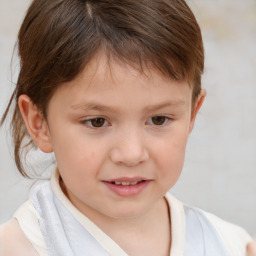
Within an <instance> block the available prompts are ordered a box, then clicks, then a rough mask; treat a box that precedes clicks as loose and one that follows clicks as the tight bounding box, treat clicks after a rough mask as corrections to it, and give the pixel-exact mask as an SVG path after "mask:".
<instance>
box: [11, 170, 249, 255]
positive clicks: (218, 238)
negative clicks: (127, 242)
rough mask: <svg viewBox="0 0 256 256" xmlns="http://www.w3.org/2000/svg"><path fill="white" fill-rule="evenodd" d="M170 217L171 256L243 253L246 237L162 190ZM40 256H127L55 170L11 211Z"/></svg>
mask: <svg viewBox="0 0 256 256" xmlns="http://www.w3.org/2000/svg"><path fill="white" fill-rule="evenodd" d="M166 199H167V202H168V204H169V206H171V207H170V217H171V220H172V230H171V232H172V246H171V251H170V256H182V255H183V256H217V255H218V256H244V255H245V248H246V244H247V242H248V241H250V240H251V238H250V237H249V235H248V234H247V233H246V232H245V231H244V230H243V229H241V228H239V227H237V226H235V225H233V224H230V223H227V222H224V221H222V220H220V219H219V218H217V217H216V216H214V215H211V214H209V213H205V212H203V211H202V210H200V209H197V208H194V207H189V206H186V205H184V204H182V203H181V202H180V201H178V200H177V199H175V198H174V197H173V196H172V195H171V194H170V193H167V194H166ZM14 217H15V218H17V220H18V222H19V224H20V226H21V229H22V230H23V232H24V234H25V235H26V236H27V238H28V239H29V241H30V242H31V244H32V245H33V246H34V248H35V249H36V251H37V252H38V254H39V255H40V256H46V255H49V256H87V255H88V256H92V255H97V256H105V255H106V256H107V255H111V256H127V253H126V252H125V251H123V250H122V248H121V247H119V245H118V244H117V243H115V241H113V240H112V239H111V238H110V237H109V236H107V235H106V234H105V233H104V232H103V231H102V230H101V229H100V228H99V227H97V226H96V225H95V224H94V223H93V222H92V221H90V220H89V219H88V218H87V217H86V216H84V215H83V214H82V213H81V212H80V211H79V210H78V209H76V208H75V207H74V206H73V205H72V204H71V202H70V201H69V200H68V198H67V197H66V196H65V195H64V193H63V192H62V190H61V188H60V186H59V174H58V172H57V171H56V172H55V173H54V175H53V177H52V179H51V182H50V181H45V182H41V183H39V184H38V185H36V187H35V188H34V189H33V190H32V193H31V196H30V199H29V200H28V201H27V202H26V203H25V204H23V205H22V206H21V207H20V208H19V209H18V211H17V212H16V213H15V214H14Z"/></svg>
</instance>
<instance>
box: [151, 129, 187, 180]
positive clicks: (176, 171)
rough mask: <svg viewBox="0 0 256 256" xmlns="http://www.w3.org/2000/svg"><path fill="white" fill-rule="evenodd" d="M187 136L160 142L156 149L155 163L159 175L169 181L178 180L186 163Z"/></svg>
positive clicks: (177, 136)
mask: <svg viewBox="0 0 256 256" xmlns="http://www.w3.org/2000/svg"><path fill="white" fill-rule="evenodd" d="M186 143H187V135H186V133H185V132H184V133H183V134H181V135H180V136H179V134H176V136H170V137H169V138H168V139H166V140H162V141H160V140H159V141H158V143H157V144H156V147H155V162H156V163H157V166H158V169H159V175H161V176H162V177H164V178H166V179H167V182H168V180H169V181H170V180H173V181H174V180H175V182H176V180H177V178H178V177H179V175H180V173H181V171H182V168H183V163H184V158H185V149H186Z"/></svg>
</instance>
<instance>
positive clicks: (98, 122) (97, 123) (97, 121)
mask: <svg viewBox="0 0 256 256" xmlns="http://www.w3.org/2000/svg"><path fill="white" fill-rule="evenodd" d="M105 122H106V120H105V119H104V118H101V117H100V118H94V119H91V120H89V123H91V125H90V126H92V127H96V128H99V127H103V126H104V125H105Z"/></svg>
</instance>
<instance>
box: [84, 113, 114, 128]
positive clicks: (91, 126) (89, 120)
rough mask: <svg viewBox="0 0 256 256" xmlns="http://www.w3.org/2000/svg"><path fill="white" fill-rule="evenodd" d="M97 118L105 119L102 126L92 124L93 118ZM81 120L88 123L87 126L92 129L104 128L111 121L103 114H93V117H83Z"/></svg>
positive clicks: (85, 123)
mask: <svg viewBox="0 0 256 256" xmlns="http://www.w3.org/2000/svg"><path fill="white" fill-rule="evenodd" d="M95 119H104V125H103V126H100V127H95V126H93V125H90V124H89V122H91V121H92V120H95ZM80 122H81V123H82V124H84V125H86V126H87V127H89V128H91V129H101V128H104V127H106V126H109V124H110V122H109V121H108V120H107V118H106V117H103V116H92V117H89V118H85V119H82V120H81V121H80Z"/></svg>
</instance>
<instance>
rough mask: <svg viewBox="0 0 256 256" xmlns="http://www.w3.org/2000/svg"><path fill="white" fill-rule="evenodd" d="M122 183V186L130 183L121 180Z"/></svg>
mask: <svg viewBox="0 0 256 256" xmlns="http://www.w3.org/2000/svg"><path fill="white" fill-rule="evenodd" d="M122 185H123V186H129V185H130V182H125V181H123V182H122Z"/></svg>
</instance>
